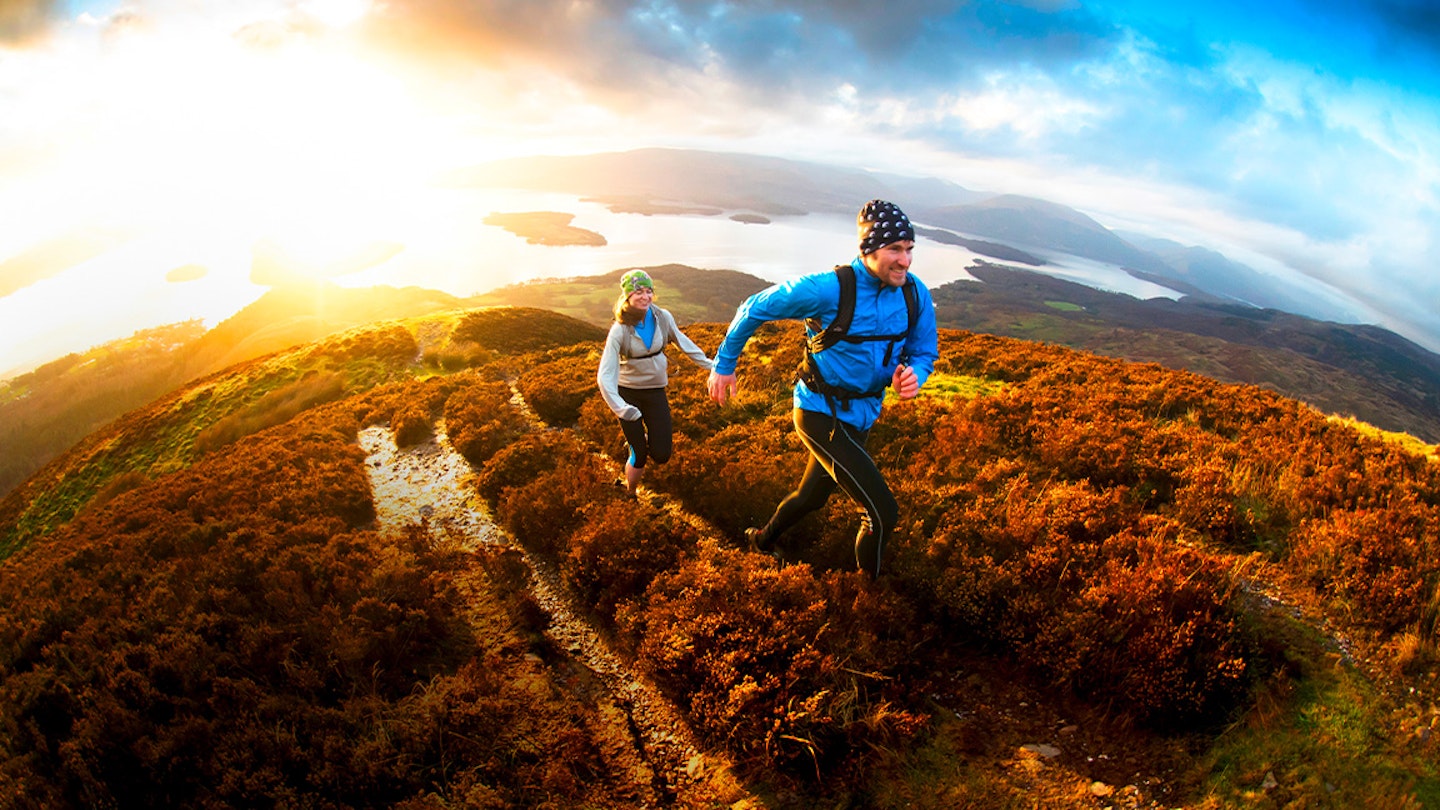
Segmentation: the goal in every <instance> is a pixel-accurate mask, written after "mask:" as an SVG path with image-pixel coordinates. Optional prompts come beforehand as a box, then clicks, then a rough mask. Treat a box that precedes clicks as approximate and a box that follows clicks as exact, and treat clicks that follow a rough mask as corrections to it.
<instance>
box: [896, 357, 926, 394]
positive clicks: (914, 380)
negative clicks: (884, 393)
mask: <svg viewBox="0 0 1440 810" xmlns="http://www.w3.org/2000/svg"><path fill="white" fill-rule="evenodd" d="M890 387H891V388H894V389H895V394H896V395H897V396H899V397H900V398H901V399H913V398H914V397H915V395H916V394H918V393H920V378H919V377H916V376H915V370H914V369H912V368H910V367H909V366H907V365H904V364H901V365H898V366H896V367H895V375H894V376H893V377H891V378H890Z"/></svg>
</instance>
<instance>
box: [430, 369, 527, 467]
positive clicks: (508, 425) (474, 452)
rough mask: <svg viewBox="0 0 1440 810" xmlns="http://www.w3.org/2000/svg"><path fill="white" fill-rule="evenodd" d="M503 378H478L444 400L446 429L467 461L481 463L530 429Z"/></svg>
mask: <svg viewBox="0 0 1440 810" xmlns="http://www.w3.org/2000/svg"><path fill="white" fill-rule="evenodd" d="M510 396H511V394H510V387H509V386H508V385H506V384H505V383H503V382H487V381H484V380H475V381H473V382H471V383H470V384H468V385H465V386H462V387H460V388H457V389H456V390H455V392H454V393H452V394H451V395H450V397H449V399H447V400H445V430H446V432H447V434H448V435H449V437H450V444H451V445H452V446H453V447H454V448H455V450H456V451H457V452H459V453H460V455H462V456H464V457H465V460H466V461H469V462H470V463H471V464H474V465H476V466H481V465H483V464H485V462H487V461H489V460H490V457H491V456H493V455H495V454H496V453H498V452H500V451H501V450H502V449H504V448H505V447H507V446H509V445H510V444H511V443H512V442H514V441H515V440H516V439H518V438H519V437H520V436H523V435H524V434H525V433H526V432H527V431H528V430H529V429H530V426H529V423H528V422H526V420H525V416H524V414H522V413H521V412H520V411H519V409H517V408H516V407H515V406H514V405H512V404H511V402H510Z"/></svg>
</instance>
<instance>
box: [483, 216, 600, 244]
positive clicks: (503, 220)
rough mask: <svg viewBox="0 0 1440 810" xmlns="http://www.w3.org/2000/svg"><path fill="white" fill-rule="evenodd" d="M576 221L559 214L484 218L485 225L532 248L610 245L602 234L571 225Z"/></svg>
mask: <svg viewBox="0 0 1440 810" xmlns="http://www.w3.org/2000/svg"><path fill="white" fill-rule="evenodd" d="M574 218H575V215H574V214H566V213H563V212H560V211H524V212H517V213H509V214H507V213H500V212H495V213H492V214H490V215H489V216H487V217H485V219H484V222H485V224H486V225H494V226H496V227H499V228H504V229H505V230H507V231H509V232H511V233H513V234H515V235H516V236H519V237H522V238H523V239H524V240H525V241H526V242H529V243H530V244H532V245H550V246H560V247H567V246H580V247H604V246H605V245H606V244H608V243H607V242H606V240H605V237H604V236H602V235H601V234H598V233H596V232H594V231H589V230H586V229H584V228H576V227H575V226H573V225H571V224H570V221H571V220H573V219H574Z"/></svg>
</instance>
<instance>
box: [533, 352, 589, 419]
mask: <svg viewBox="0 0 1440 810" xmlns="http://www.w3.org/2000/svg"><path fill="white" fill-rule="evenodd" d="M599 364H600V351H599V349H598V348H596V347H594V346H588V345H581V346H574V347H571V348H567V349H554V350H551V351H549V352H546V353H545V355H544V357H543V359H536V360H534V361H533V362H532V363H530V364H529V366H528V367H527V368H526V369H525V370H524V371H522V372H521V374H520V378H519V379H518V380H516V383H515V385H516V387H517V388H519V389H520V394H521V395H522V396H524V397H525V401H526V402H527V403H528V404H529V405H530V408H531V410H533V411H535V413H536V414H538V415H539V416H540V418H541V419H544V420H545V421H546V423H548V424H550V425H554V426H556V427H568V426H571V425H574V424H575V422H576V421H577V420H579V418H580V407H581V406H582V405H584V404H585V403H586V401H588V400H590V399H598V398H599V397H600V391H599V389H598V388H596V385H595V369H596V368H597V367H598V366H599Z"/></svg>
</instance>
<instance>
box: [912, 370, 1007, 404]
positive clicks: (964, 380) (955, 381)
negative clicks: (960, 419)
mask: <svg viewBox="0 0 1440 810" xmlns="http://www.w3.org/2000/svg"><path fill="white" fill-rule="evenodd" d="M1004 387H1005V383H1003V382H1000V381H999V380H991V379H987V378H985V377H972V376H970V375H968V374H946V373H944V372H936V373H934V374H931V375H930V379H928V380H926V381H925V387H924V388H922V389H920V395H921V396H925V397H935V398H936V399H955V398H956V397H959V398H960V399H975V398H977V397H985V396H990V395H991V394H996V393H999V392H1000V390H1001V389H1002V388H1004ZM894 396H895V394H894V392H893V391H892V392H890V393H889V394H887V398H894Z"/></svg>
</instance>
